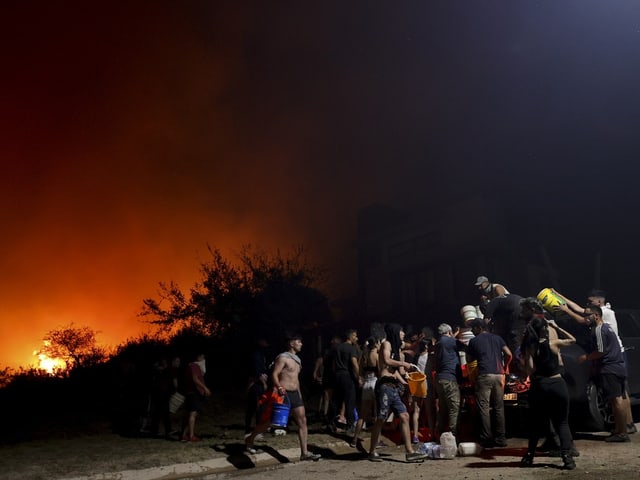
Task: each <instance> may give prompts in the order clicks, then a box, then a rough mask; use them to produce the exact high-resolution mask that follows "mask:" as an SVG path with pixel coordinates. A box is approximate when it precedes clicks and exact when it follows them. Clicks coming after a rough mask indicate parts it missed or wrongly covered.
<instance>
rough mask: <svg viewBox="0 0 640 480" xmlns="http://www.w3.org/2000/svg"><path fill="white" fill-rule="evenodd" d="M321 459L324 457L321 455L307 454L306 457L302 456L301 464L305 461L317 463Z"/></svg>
mask: <svg viewBox="0 0 640 480" xmlns="http://www.w3.org/2000/svg"><path fill="white" fill-rule="evenodd" d="M321 458H322V455H320V454H319V453H311V452H307V453H306V454H305V455H300V461H301V462H305V461H311V462H317V461H318V460H320V459H321Z"/></svg>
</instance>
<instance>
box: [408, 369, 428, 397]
mask: <svg viewBox="0 0 640 480" xmlns="http://www.w3.org/2000/svg"><path fill="white" fill-rule="evenodd" d="M407 383H408V384H409V393H411V396H412V397H418V398H425V397H426V396H427V376H426V375H425V374H424V373H422V372H411V373H410V374H409V378H408V379H407Z"/></svg>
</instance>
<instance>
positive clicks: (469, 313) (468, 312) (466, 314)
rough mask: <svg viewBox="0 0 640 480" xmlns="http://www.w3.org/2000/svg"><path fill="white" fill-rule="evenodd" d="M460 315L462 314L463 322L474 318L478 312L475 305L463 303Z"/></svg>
mask: <svg viewBox="0 0 640 480" xmlns="http://www.w3.org/2000/svg"><path fill="white" fill-rule="evenodd" d="M460 315H462V320H463V321H464V323H467V322H468V321H469V320H473V319H474V318H476V317H477V316H478V312H477V311H476V307H474V306H473V305H465V306H464V307H462V308H461V309H460Z"/></svg>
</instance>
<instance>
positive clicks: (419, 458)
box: [405, 452, 427, 463]
mask: <svg viewBox="0 0 640 480" xmlns="http://www.w3.org/2000/svg"><path fill="white" fill-rule="evenodd" d="M426 458H427V454H426V453H420V452H412V453H407V454H406V455H405V459H406V460H407V462H409V463H419V462H424V460H425V459H426Z"/></svg>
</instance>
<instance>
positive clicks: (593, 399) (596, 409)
mask: <svg viewBox="0 0 640 480" xmlns="http://www.w3.org/2000/svg"><path fill="white" fill-rule="evenodd" d="M587 400H588V403H587V408H588V412H587V419H586V421H585V427H587V430H589V431H594V432H602V431H607V430H608V429H609V428H611V425H613V414H612V413H611V407H610V406H609V403H608V402H606V401H605V400H604V398H603V397H602V393H601V392H600V390H599V389H598V387H596V386H595V384H594V383H593V382H589V383H588V384H587Z"/></svg>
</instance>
